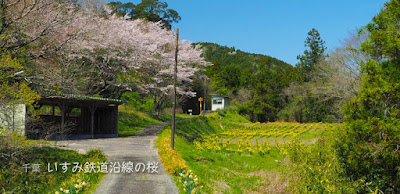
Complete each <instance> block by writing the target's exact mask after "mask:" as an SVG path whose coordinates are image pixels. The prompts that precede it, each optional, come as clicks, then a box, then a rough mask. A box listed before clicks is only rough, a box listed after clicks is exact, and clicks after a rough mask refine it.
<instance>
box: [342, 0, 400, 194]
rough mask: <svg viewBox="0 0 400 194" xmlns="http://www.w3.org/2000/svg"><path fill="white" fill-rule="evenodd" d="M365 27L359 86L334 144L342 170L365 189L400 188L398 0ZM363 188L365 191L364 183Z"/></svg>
mask: <svg viewBox="0 0 400 194" xmlns="http://www.w3.org/2000/svg"><path fill="white" fill-rule="evenodd" d="M365 29H366V30H367V31H368V32H369V40H368V41H366V42H364V43H363V44H362V47H361V48H362V50H364V51H365V52H367V53H368V54H369V55H370V56H371V57H372V59H369V60H367V61H366V62H365V63H363V64H362V66H361V68H362V73H363V77H362V82H363V83H362V87H361V89H360V91H359V94H358V95H357V97H356V98H354V99H353V100H352V101H351V102H349V103H348V105H347V106H346V108H345V110H344V113H345V121H346V127H345V131H344V133H343V137H341V138H340V139H341V141H340V142H339V143H338V149H339V152H338V153H341V154H340V159H341V162H342V164H343V165H344V167H345V170H346V173H347V175H348V176H350V177H351V178H352V179H353V180H360V181H362V182H363V183H364V184H365V185H367V186H368V187H369V188H372V189H375V188H378V189H380V190H381V191H383V192H384V193H399V192H400V162H399V161H400V68H399V67H400V0H392V1H390V2H388V3H386V4H385V7H384V8H383V9H382V10H381V12H380V13H379V14H378V15H376V16H375V17H374V18H373V19H372V22H371V23H370V24H368V25H367V26H366V27H365ZM364 188H366V189H365V190H367V191H369V189H368V188H367V187H364Z"/></svg>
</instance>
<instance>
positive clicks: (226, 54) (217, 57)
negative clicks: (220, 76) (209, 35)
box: [196, 42, 289, 68]
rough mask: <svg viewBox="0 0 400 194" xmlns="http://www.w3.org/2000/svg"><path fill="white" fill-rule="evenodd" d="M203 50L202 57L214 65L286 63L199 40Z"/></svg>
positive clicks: (242, 66)
mask: <svg viewBox="0 0 400 194" xmlns="http://www.w3.org/2000/svg"><path fill="white" fill-rule="evenodd" d="M196 44H201V45H202V46H203V50H204V57H205V58H206V60H207V61H209V62H212V63H213V64H215V65H221V66H227V65H232V64H237V65H239V67H241V68H255V67H256V65H257V64H258V63H260V62H264V63H265V62H267V63H272V64H275V65H277V66H281V67H286V66H289V64H288V63H285V62H284V61H281V60H279V59H276V58H274V57H270V56H267V55H261V54H252V53H247V52H243V51H241V50H239V49H235V47H231V48H229V47H227V46H221V45H218V44H215V43H209V42H200V43H196Z"/></svg>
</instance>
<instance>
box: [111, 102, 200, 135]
mask: <svg viewBox="0 0 400 194" xmlns="http://www.w3.org/2000/svg"><path fill="white" fill-rule="evenodd" d="M176 117H177V118H191V117H193V116H191V115H187V114H177V115H176ZM171 118H172V116H171V114H169V113H163V114H161V115H160V116H159V117H158V118H155V117H154V116H153V115H150V114H148V113H144V112H140V111H136V110H135V109H134V108H133V107H132V106H130V105H121V106H119V113H118V136H119V137H128V136H132V135H135V134H136V132H138V131H139V130H141V129H143V128H144V127H147V126H149V125H154V124H157V123H161V122H166V121H170V120H171Z"/></svg>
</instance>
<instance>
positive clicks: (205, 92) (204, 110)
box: [203, 77, 207, 115]
mask: <svg viewBox="0 0 400 194" xmlns="http://www.w3.org/2000/svg"><path fill="white" fill-rule="evenodd" d="M206 95H207V77H204V106H203V115H206Z"/></svg>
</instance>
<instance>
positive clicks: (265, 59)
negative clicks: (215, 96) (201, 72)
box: [196, 43, 293, 94]
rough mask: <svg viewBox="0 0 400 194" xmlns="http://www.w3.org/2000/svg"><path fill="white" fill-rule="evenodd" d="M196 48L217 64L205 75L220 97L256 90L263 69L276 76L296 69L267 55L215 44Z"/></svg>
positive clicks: (208, 69)
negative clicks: (258, 75)
mask: <svg viewBox="0 0 400 194" xmlns="http://www.w3.org/2000/svg"><path fill="white" fill-rule="evenodd" d="M196 44H200V45H202V46H203V51H204V52H203V56H204V57H205V58H206V60H207V61H208V62H212V63H213V64H214V65H213V66H209V67H208V68H207V70H206V74H207V76H208V77H209V78H211V83H212V86H213V88H214V89H215V90H216V92H217V93H220V94H227V93H229V92H233V93H234V94H235V93H236V92H237V90H239V89H241V88H247V89H250V88H251V87H252V86H254V81H255V80H254V79H253V78H256V77H255V75H256V74H257V73H260V71H261V70H262V69H268V70H269V71H272V72H274V73H276V72H277V71H279V72H281V73H284V74H285V75H286V74H290V72H292V71H293V66H291V65H289V64H288V63H285V62H283V61H281V60H279V59H276V58H273V57H270V56H267V55H261V54H252V53H247V52H243V51H240V50H238V49H235V48H234V47H231V48H229V47H226V46H221V45H218V44H215V43H196ZM284 77H286V76H284Z"/></svg>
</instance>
